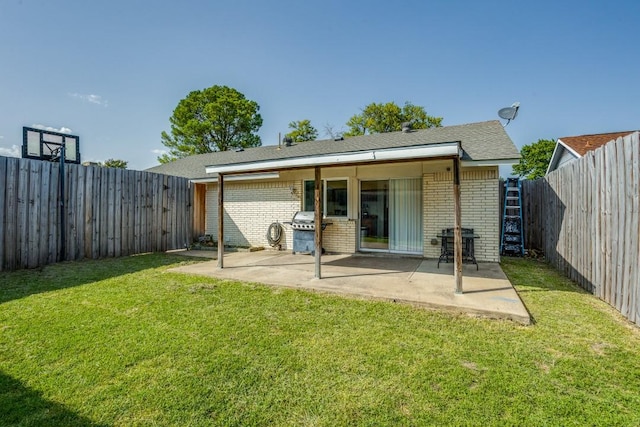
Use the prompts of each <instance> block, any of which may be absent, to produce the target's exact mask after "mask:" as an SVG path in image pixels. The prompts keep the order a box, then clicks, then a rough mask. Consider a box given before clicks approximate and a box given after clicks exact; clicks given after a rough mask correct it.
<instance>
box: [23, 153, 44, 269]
mask: <svg viewBox="0 0 640 427" xmlns="http://www.w3.org/2000/svg"><path fill="white" fill-rule="evenodd" d="M30 166H31V167H30V168H29V183H28V187H29V196H28V204H27V205H26V209H27V210H26V212H27V225H26V228H27V232H28V236H27V253H26V255H27V260H26V263H27V267H29V268H34V267H37V266H38V261H39V246H40V221H38V219H39V218H40V203H41V199H40V190H41V186H42V162H31V165H30Z"/></svg>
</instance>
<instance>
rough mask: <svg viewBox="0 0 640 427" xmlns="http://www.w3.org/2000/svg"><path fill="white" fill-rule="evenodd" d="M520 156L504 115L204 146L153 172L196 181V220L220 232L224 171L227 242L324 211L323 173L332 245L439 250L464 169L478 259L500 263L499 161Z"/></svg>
mask: <svg viewBox="0 0 640 427" xmlns="http://www.w3.org/2000/svg"><path fill="white" fill-rule="evenodd" d="M519 157H520V155H519V152H518V149H517V148H516V147H515V145H514V144H513V142H512V141H511V139H510V138H509V136H508V135H507V133H506V132H505V130H504V128H503V126H502V125H501V124H500V122H498V121H487V122H480V123H470V124H463V125H456V126H446V127H439V128H430V129H420V130H410V129H405V130H404V131H399V132H390V133H382V134H373V135H364V136H356V137H351V138H345V139H340V140H321V141H309V142H303V143H294V144H291V145H288V144H281V145H267V146H262V147H256V148H249V149H245V150H235V151H224V152H213V153H207V154H199V155H194V156H189V157H186V158H184V159H180V160H176V161H173V162H171V163H167V164H163V165H159V166H155V167H153V168H150V169H148V171H149V172H155V173H162V174H168V175H178V176H183V177H186V178H189V179H190V180H191V181H192V182H193V183H195V184H196V191H195V199H196V200H195V202H194V207H195V221H194V222H195V226H196V228H198V229H199V230H201V232H202V234H211V235H213V238H214V240H217V235H218V233H217V227H218V212H219V209H218V207H219V204H218V184H219V183H218V178H219V176H222V177H223V179H222V183H223V196H224V198H223V200H224V202H223V207H224V217H223V220H224V221H223V224H224V225H223V227H224V228H223V236H224V242H225V245H230V246H265V247H267V246H268V239H267V231H268V229H269V226H270V224H272V223H273V222H276V221H277V222H280V223H282V222H286V221H291V219H292V218H293V216H294V214H295V213H296V212H297V211H301V210H302V211H313V210H314V206H315V205H314V187H315V180H314V178H315V176H316V175H315V173H319V174H320V175H319V176H321V180H320V181H321V183H322V186H321V191H322V204H321V208H322V213H323V217H324V220H325V221H326V222H328V223H331V225H329V226H327V228H326V229H325V230H324V232H323V234H322V245H323V248H324V249H325V250H326V251H328V252H334V253H355V252H382V253H394V254H409V255H418V256H422V257H425V258H438V256H439V255H440V242H439V240H438V239H437V235H438V234H440V233H441V231H442V229H445V228H452V227H454V171H455V170H459V181H460V185H459V189H460V192H459V194H460V199H459V200H460V211H461V216H460V218H461V227H464V228H473V229H474V233H475V234H476V235H477V236H478V238H477V239H476V243H475V255H476V259H477V260H478V261H487V262H497V261H499V245H500V242H499V239H500V221H499V218H500V211H501V209H500V206H499V199H500V197H499V188H498V187H499V171H498V167H499V165H503V164H504V165H507V164H509V165H511V164H514V163H517V162H518V160H519ZM318 169H319V170H320V172H318ZM284 229H285V233H284V236H283V238H282V240H281V242H280V245H281V249H284V250H291V248H292V239H293V232H292V230H291V229H290V228H289V227H286V226H285V227H284Z"/></svg>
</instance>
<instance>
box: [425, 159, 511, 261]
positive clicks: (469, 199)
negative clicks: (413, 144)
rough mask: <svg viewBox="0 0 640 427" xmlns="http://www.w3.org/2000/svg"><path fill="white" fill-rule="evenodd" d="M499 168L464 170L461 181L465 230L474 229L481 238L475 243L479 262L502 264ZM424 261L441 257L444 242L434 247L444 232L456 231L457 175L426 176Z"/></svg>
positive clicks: (439, 174)
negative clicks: (448, 230)
mask: <svg viewBox="0 0 640 427" xmlns="http://www.w3.org/2000/svg"><path fill="white" fill-rule="evenodd" d="M498 185H499V184H498V168H497V167H495V168H485V169H480V170H463V171H462V172H461V177H460V198H461V210H462V226H463V227H464V228H473V229H474V232H475V234H477V235H479V236H480V238H479V239H477V240H476V242H475V255H476V259H477V260H478V261H488V262H498V261H499V260H500V257H499V251H500V248H499V240H500V221H499V212H500V207H499V203H500V202H499V197H498V191H499V189H498ZM423 210H424V212H423V227H424V253H423V255H424V257H425V258H437V257H438V256H440V242H439V241H438V244H437V245H432V244H431V239H433V238H435V236H436V235H437V234H439V233H440V232H441V231H442V229H443V228H452V227H453V220H454V218H453V174H452V173H451V172H440V173H429V174H425V175H424V176H423Z"/></svg>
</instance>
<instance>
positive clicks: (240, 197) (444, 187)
mask: <svg viewBox="0 0 640 427" xmlns="http://www.w3.org/2000/svg"><path fill="white" fill-rule="evenodd" d="M448 164H449V163H447V165H448ZM433 170H434V171H433V172H431V171H429V169H425V172H426V173H422V183H423V232H424V246H423V256H424V257H425V258H437V257H438V256H439V255H440V242H439V241H438V243H437V244H436V245H432V244H431V240H432V239H433V238H435V237H436V235H437V234H439V233H440V231H441V230H442V229H443V228H451V227H453V182H452V181H453V177H452V173H451V172H447V171H446V170H445V167H444V166H443V167H440V166H438V167H437V168H434V169H433ZM353 175H359V172H355V170H354V173H353ZM341 176H345V175H341ZM290 178H291V179H283V180H282V181H276V180H271V181H260V182H248V181H247V182H228V181H227V182H225V204H224V207H225V223H224V227H225V244H227V245H232V246H264V247H265V248H269V247H270V246H269V244H268V242H267V239H266V233H267V229H268V227H269V225H270V224H271V223H272V222H274V221H280V222H284V221H290V220H291V218H292V217H293V215H294V214H295V212H297V211H299V210H301V209H302V200H301V198H302V182H303V179H308V178H307V177H304V178H297V177H296V178H293V177H290ZM498 178H499V177H498V167H483V168H463V170H462V171H461V185H460V190H461V198H462V206H461V208H462V226H463V227H465V228H473V229H474V231H475V233H476V234H478V235H479V236H480V238H479V239H477V240H476V248H475V249H476V258H477V260H478V261H488V262H498V261H499V239H500V224H499V213H500V207H499V195H498V191H499V189H498ZM349 179H352V184H351V185H350V190H349V191H350V194H349V197H350V202H349V203H350V206H352V207H351V208H350V210H352V211H353V212H351V213H350V216H351V219H346V218H330V219H329V222H331V223H332V225H330V226H328V227H327V228H326V230H325V232H324V235H323V247H324V248H325V249H326V250H327V251H328V252H334V253H353V252H355V251H356V248H357V239H358V237H359V236H358V233H357V229H358V227H357V226H358V221H357V220H356V218H357V216H358V212H357V211H358V207H357V200H358V183H357V182H358V180H357V176H356V177H354V176H351V177H350V178H349ZM292 189H293V191H292ZM217 203H218V195H217V184H208V186H207V193H206V204H207V212H206V233H207V234H211V235H213V236H214V240H217V229H218V219H217V214H218V209H217ZM284 229H285V235H284V236H283V239H282V242H281V244H282V249H285V250H291V249H292V246H293V244H292V243H293V232H292V230H291V228H290V227H287V226H284Z"/></svg>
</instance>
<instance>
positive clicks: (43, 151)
mask: <svg viewBox="0 0 640 427" xmlns="http://www.w3.org/2000/svg"><path fill="white" fill-rule="evenodd" d="M62 146H64V150H65V156H64V157H65V159H64V161H65V163H77V164H80V137H79V136H76V135H68V134H66V133H59V132H52V131H49V130H43V129H35V128H29V127H23V128H22V157H23V158H25V159H37V160H56V159H58V157H59V156H60V154H59V153H60V148H61V147H62Z"/></svg>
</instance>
